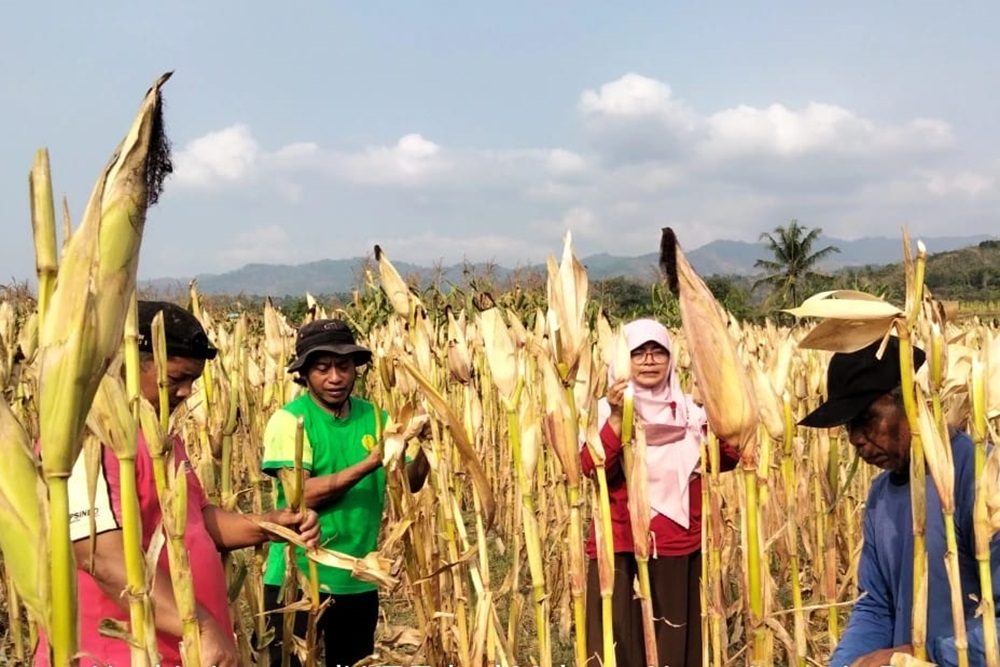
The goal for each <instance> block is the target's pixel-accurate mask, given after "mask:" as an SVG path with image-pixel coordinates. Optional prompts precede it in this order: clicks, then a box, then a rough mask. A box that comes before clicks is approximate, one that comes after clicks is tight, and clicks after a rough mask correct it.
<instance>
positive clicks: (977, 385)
mask: <svg viewBox="0 0 1000 667" xmlns="http://www.w3.org/2000/svg"><path fill="white" fill-rule="evenodd" d="M969 394H970V398H971V402H972V415H971V418H970V420H969V424H970V426H971V429H970V431H971V435H972V440H973V442H974V443H975V445H976V458H975V476H976V497H975V506H974V508H973V525H974V531H975V545H976V563H977V564H978V566H979V568H978V569H979V589H980V592H981V596H982V599H981V601H980V603H979V604H980V612H981V614H982V618H984V619H992V618H995V617H996V606H995V604H996V603H995V601H994V600H993V571H992V567H991V566H992V563H991V562H990V557H991V555H992V554H991V551H990V540H991V539H992V537H993V529H992V527H991V526H990V520H989V508H988V506H987V503H986V499H987V495H988V493H989V489H988V488H987V485H986V480H985V478H984V475H983V470H984V468H985V466H986V451H987V450H986V447H987V420H986V405H987V395H986V377H985V369H984V367H983V363H982V361H981V360H980V359H973V360H972V377H971V381H970V391H969ZM983 646H984V647H985V652H986V665H987V667H998V666H1000V643H998V641H997V628H996V623H990V622H985V623H984V624H983Z"/></svg>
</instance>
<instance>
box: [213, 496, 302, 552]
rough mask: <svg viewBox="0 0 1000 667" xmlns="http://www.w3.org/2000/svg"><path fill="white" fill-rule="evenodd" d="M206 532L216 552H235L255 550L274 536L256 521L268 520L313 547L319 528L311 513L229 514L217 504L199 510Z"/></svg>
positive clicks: (275, 511) (283, 511)
mask: <svg viewBox="0 0 1000 667" xmlns="http://www.w3.org/2000/svg"><path fill="white" fill-rule="evenodd" d="M201 513H202V516H203V517H204V519H205V529H206V530H208V534H209V535H211V536H212V541H213V542H215V546H216V548H218V550H219V551H235V550H237V549H243V548H245V547H255V546H257V545H258V544H263V543H264V542H267V541H268V540H274V539H276V537H275V536H274V535H272V534H271V533H270V532H268V531H267V530H265V529H264V528H261V526H260V525H258V523H257V522H258V521H267V522H269V523H274V524H277V525H279V526H284V527H285V528H289V529H291V530H294V531H296V532H298V533H299V535H300V536H301V537H302V539H304V540H305V541H306V542H307V543H310V545H311V546H316V543H317V540H318V539H319V528H318V522H317V519H316V513H315V512H313V511H312V510H310V511H308V512H306V513H305V514H303V515H300V514H298V513H297V512H292V511H291V510H288V509H285V510H274V511H271V512H267V513H265V514H240V513H238V512H229V511H226V510H224V509H222V508H221V507H217V506H216V505H206V506H205V508H204V509H203V510H202V512H201Z"/></svg>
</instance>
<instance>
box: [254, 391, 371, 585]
mask: <svg viewBox="0 0 1000 667" xmlns="http://www.w3.org/2000/svg"><path fill="white" fill-rule="evenodd" d="M350 400H351V411H350V414H349V415H348V416H347V418H346V419H340V418H338V417H334V416H333V415H331V414H330V413H329V412H327V411H326V410H324V409H323V408H321V407H320V406H319V405H317V403H316V401H315V400H313V398H312V397H311V396H310V395H309V394H308V393H306V394H303V395H301V396H299V397H298V398H296V399H295V400H294V401H292V402H291V403H289V404H288V405H286V406H285V407H283V408H281V409H280V410H278V411H277V412H276V413H274V415H272V416H271V419H270V420H269V421H268V423H267V428H266V429H265V431H264V460H263V463H261V468H262V469H263V470H264V472H266V473H268V474H271V475H275V476H276V475H277V472H278V470H280V469H281V468H291V467H294V465H295V427H296V423H297V422H298V418H299V417H300V416H301V417H302V419H303V431H304V434H303V435H304V438H303V447H302V468H303V470H306V471H308V472H309V474H310V475H311V476H312V477H319V476H320V475H330V474H333V473H335V472H338V471H340V470H343V469H345V468H348V467H350V466H352V465H354V464H356V463H360V462H361V461H362V460H364V458H365V457H367V456H368V454H369V453H370V452H371V450H372V447H374V446H375V441H376V440H375V433H376V431H375V427H376V424H375V407H374V406H373V405H372V404H371V403H369V402H368V401H366V400H364V399H361V398H354V397H352V398H351V399H350ZM382 419H383V424H384V423H385V419H386V414H385V413H383V414H382ZM277 486H278V500H277V507H278V508H282V507H285V506H287V501H286V499H285V492H284V489H283V488H282V484H281V482H278V484H277ZM384 507H385V470H384V469H382V468H381V467H379V468H377V469H376V470H374V471H373V472H371V473H369V474H368V475H366V476H365V477H364V478H362V479H361V480H360V481H359V482H358V483H357V484H355V485H354V486H353V487H351V488H350V489H349V490H348V491H347V493H345V494H344V495H343V496H341V497H340V498H338V499H337V500H335V501H333V502H331V503H328V504H326V505H324V506H323V507H321V508H320V509H319V510H318V511H317V513H318V514H319V525H320V544H321V545H322V546H323V547H325V548H327V549H332V550H334V551H339V552H341V553H345V554H349V555H351V556H355V557H358V558H361V557H364V556H366V555H368V554H369V553H370V552H372V551H375V550H376V549H377V548H378V535H379V529H380V527H381V524H382V512H383V510H384ZM286 548H287V545H286V544H284V543H272V544H271V546H270V549H269V551H268V557H267V567H266V568H265V570H264V583H265V584H269V585H272V586H280V585H281V584H282V583H283V582H284V577H285V550H286ZM296 552H297V554H296V555H297V563H298V568H299V571H300V572H308V567H309V565H308V563H309V561H308V559H307V558H306V556H305V552H304V550H303V549H301V548H299V549H296ZM316 570H317V575H318V577H319V588H320V590H321V591H322V592H324V593H334V594H336V593H341V594H348V593H364V592H366V591H372V590H375V589H376V588H377V586H375V585H374V584H369V583H367V582H364V581H359V580H357V579H355V578H354V577H352V576H351V572H350V571H349V570H342V569H339V568H333V567H327V566H324V565H318V566H317V568H316Z"/></svg>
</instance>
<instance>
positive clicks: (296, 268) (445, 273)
mask: <svg viewBox="0 0 1000 667" xmlns="http://www.w3.org/2000/svg"><path fill="white" fill-rule="evenodd" d="M992 238H995V237H992V236H988V235H977V236H947V237H938V238H924V239H923V241H924V243H925V244H926V245H927V251H928V253H930V254H933V253H941V252H945V251H950V250H957V249H959V248H964V247H968V246H974V245H977V244H978V243H980V242H981V241H986V240H988V239H992ZM913 240H914V242H915V241H916V239H913ZM828 245H832V246H835V247H837V248H839V249H840V252H839V253H835V254H833V255H831V256H830V258H829V259H828V260H826V261H825V262H823V263H822V264H821V265H820V268H821V269H822V270H824V271H836V270H837V269H842V268H846V267H856V266H866V265H883V264H893V263H896V262H899V261H900V260H901V259H902V254H903V248H902V241H901V240H900V239H899V238H887V237H867V238H863V239H857V240H853V241H846V240H843V239H836V238H828V237H820V238H819V240H818V242H817V244H816V246H815V247H816V248H817V249H819V248H823V247H826V246H828ZM687 256H688V260H689V261H690V262H691V264H692V266H694V269H695V270H696V271H697V272H698V273H699V274H700V275H702V276H711V275H740V276H751V275H754V274H756V273H758V271H757V270H756V269H754V263H755V262H756V261H757V260H758V259H760V258H762V257H767V256H768V255H767V251H766V249H765V248H764V246H763V244H761V243H753V242H747V241H728V240H719V241H712V242H711V243H708V244H706V245H703V246H701V247H699V248H695V249H694V250H689V251H688V252H687ZM580 261H581V262H582V263H583V265H584V266H585V267H586V268H587V275H588V276H589V277H590V279H591V280H600V279H602V278H611V277H614V276H625V277H628V278H632V279H635V280H640V281H643V282H647V281H652V280H654V279H655V278H656V277H657V275H658V261H659V257H658V254H657V253H655V252H654V253H649V254H646V255H640V256H638V257H620V256H616V255H609V254H607V253H600V254H596V255H590V256H588V257H583V258H581V260H580ZM366 262H370V260H365V259H364V258H361V257H354V258H351V259H323V260H319V261H316V262H309V263H307V264H298V265H288V264H247V265H246V266H244V267H242V268H240V269H236V270H235V271H228V272H226V273H219V274H202V275H199V276H197V277H196V279H197V281H198V288H199V290H200V291H201V292H203V293H205V294H230V295H237V294H247V295H257V296H265V295H266V296H273V297H283V296H288V295H301V294H304V293H305V292H310V293H312V294H316V295H319V294H333V293H337V292H341V293H343V292H350V291H351V290H352V289H354V288H355V287H357V286H358V285H360V284H363V282H364V267H365V265H366ZM393 264H394V266H395V267H396V269H397V270H398V271H399V272H400V274H402V275H403V276H404V277H408V276H411V275H416V276H419V278H420V280H421V282H429V281H432V280H439V281H440V282H441V283H442V284H444V285H447V284H449V283H451V284H455V285H462V284H464V283H465V282H466V274H467V272H469V271H471V272H472V273H473V274H482V273H486V272H489V273H490V274H491V275H492V276H493V277H494V278H495V279H497V280H503V279H505V278H507V277H508V276H509V275H510V274H511V273H512V272H514V271H518V270H523V271H529V272H530V271H544V268H545V267H544V266H543V265H530V266H523V267H516V268H514V269H511V268H507V267H502V266H498V265H495V264H486V263H478V264H454V265H451V266H442V267H426V266H418V265H416V264H410V263H408V262H393ZM369 265H370V266H371V268H372V270H373V271H374V270H375V265H374V264H369ZM189 281H190V278H157V279H155V280H148V281H143V282H142V287H144V288H146V289H151V290H154V291H157V292H160V293H164V292H166V293H171V292H176V291H184V290H186V289H187V284H188V282H189Z"/></svg>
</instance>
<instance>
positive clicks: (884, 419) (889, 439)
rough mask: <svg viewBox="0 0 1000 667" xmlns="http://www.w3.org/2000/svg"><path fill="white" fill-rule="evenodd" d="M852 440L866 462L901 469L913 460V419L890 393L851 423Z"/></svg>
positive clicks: (883, 467)
mask: <svg viewBox="0 0 1000 667" xmlns="http://www.w3.org/2000/svg"><path fill="white" fill-rule="evenodd" d="M847 432H848V434H849V438H850V441H851V444H852V445H854V448H855V449H856V450H857V451H858V455H859V456H860V457H861V458H862V459H864V461H865V462H866V463H870V464H871V465H873V466H877V467H879V468H882V469H883V470H890V471H900V470H903V469H904V468H906V466H908V465H909V463H910V423H909V421H907V419H906V411H905V410H904V409H903V407H902V406H901V405H899V404H898V402H897V401H896V399H895V398H894V397H892V396H891V395H889V394H886V395H884V396H882V397H880V398H878V399H876V400H875V402H874V403H872V404H871V405H870V406H869V407H868V409H867V410H866V411H865V412H863V413H861V414H860V415H858V416H857V417H855V418H854V419H852V420H851V421H849V422H848V423H847Z"/></svg>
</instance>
